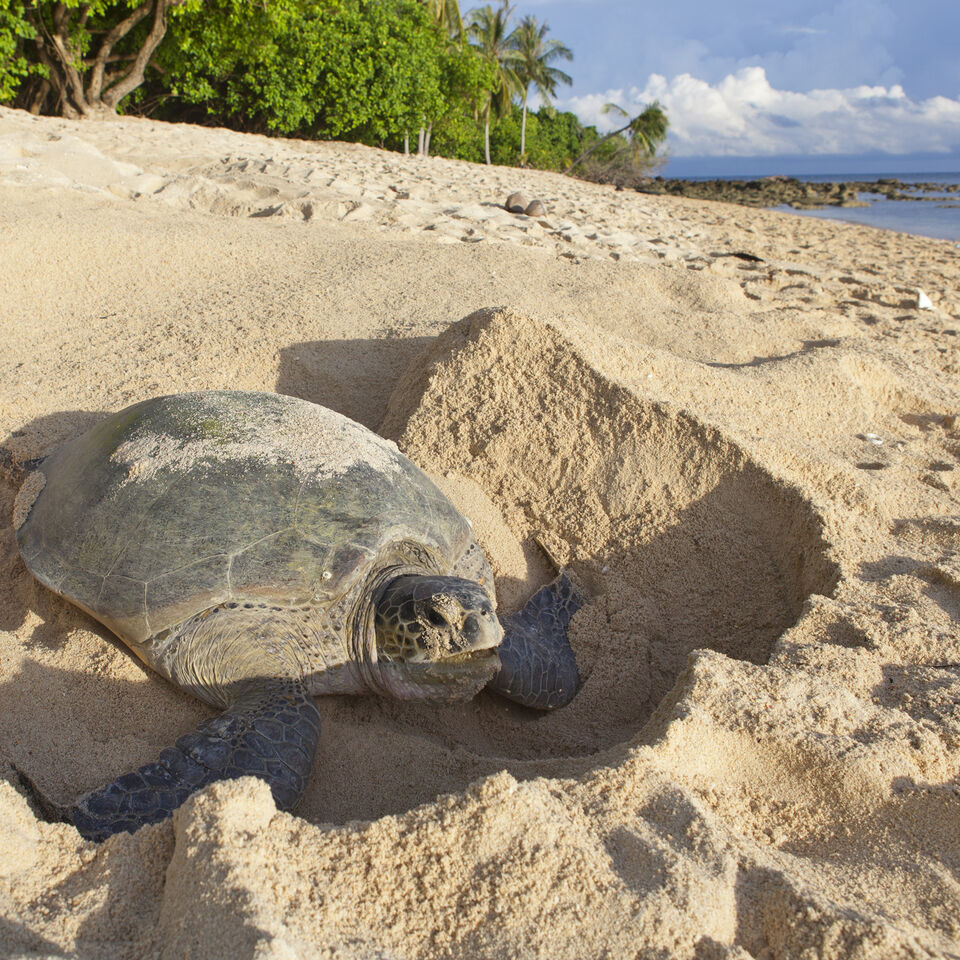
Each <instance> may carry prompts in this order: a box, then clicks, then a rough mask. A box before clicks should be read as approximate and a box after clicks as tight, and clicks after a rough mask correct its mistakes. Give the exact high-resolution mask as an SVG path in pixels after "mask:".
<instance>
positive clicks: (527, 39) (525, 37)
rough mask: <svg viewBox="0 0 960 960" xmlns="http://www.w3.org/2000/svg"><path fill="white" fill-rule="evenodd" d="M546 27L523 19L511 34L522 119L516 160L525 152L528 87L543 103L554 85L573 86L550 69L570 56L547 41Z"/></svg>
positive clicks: (567, 51) (553, 92) (562, 75)
mask: <svg viewBox="0 0 960 960" xmlns="http://www.w3.org/2000/svg"><path fill="white" fill-rule="evenodd" d="M549 31H550V28H549V27H548V26H547V25H546V24H545V23H538V22H537V18H536V17H524V18H523V20H522V21H521V22H520V26H519V27H517V29H516V30H515V31H514V33H513V42H514V46H515V48H516V51H517V53H518V54H519V57H518V59H517V63H516V66H515V67H514V70H515V72H516V74H517V77H518V79H519V81H520V87H521V96H522V98H523V100H522V109H523V120H522V122H521V126H520V158H521V162H524V158H525V157H526V153H527V97H528V95H529V93H530V86H531V84H532V85H533V86H535V87H536V88H537V90H538V91H539V93H540V97H541V99H542V100H543V101H544V103H547V104H549V102H550V98H551V97H552V96H553V95H554V94H555V93H556V90H557V84H558V83H567V84H569V83H573V80H572V79H571V78H570V77H569V76H568V75H567V74H565V73H564V72H563V71H562V70H559V69H557V68H556V67H551V66H550V62H551V61H552V60H557V59H561V60H572V59H573V53H572V52H571V50H570V48H569V47H566V46H564V45H563V44H562V43H561V42H560V41H559V40H547V33H549Z"/></svg>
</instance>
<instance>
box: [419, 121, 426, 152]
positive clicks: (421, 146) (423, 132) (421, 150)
mask: <svg viewBox="0 0 960 960" xmlns="http://www.w3.org/2000/svg"><path fill="white" fill-rule="evenodd" d="M425 133H426V131H425V130H424V129H423V127H421V128H420V133H419V135H418V136H417V156H418V157H422V156H423V138H424V135H425Z"/></svg>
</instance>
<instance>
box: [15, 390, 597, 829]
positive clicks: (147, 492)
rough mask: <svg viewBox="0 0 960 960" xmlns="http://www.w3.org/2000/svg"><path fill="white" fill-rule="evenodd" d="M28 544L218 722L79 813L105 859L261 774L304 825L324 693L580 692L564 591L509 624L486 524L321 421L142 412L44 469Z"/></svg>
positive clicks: (347, 423)
mask: <svg viewBox="0 0 960 960" xmlns="http://www.w3.org/2000/svg"><path fill="white" fill-rule="evenodd" d="M14 523H15V525H16V526H17V541H18V544H19V548H20V553H21V555H22V557H23V560H24V562H25V563H26V565H27V567H28V569H29V570H30V572H31V573H32V574H33V575H34V576H35V577H36V578H37V579H38V580H39V581H40V582H41V583H43V584H44V585H45V586H47V587H49V588H50V589H51V590H53V591H55V592H56V593H58V594H59V595H60V596H62V597H64V598H66V599H67V600H69V601H71V602H72V603H74V604H76V605H77V606H78V607H81V608H82V609H83V610H86V611H87V612H88V613H90V614H91V615H92V616H94V617H96V618H97V619H98V620H99V621H100V622H101V623H103V624H105V625H106V626H107V627H109V629H110V630H112V631H113V633H115V634H116V635H117V636H118V637H119V638H120V639H121V640H122V641H123V642H124V643H125V644H126V645H127V646H128V647H129V648H130V649H131V650H132V651H133V653H135V654H136V655H137V656H138V657H139V658H140V659H141V660H142V661H143V662H144V663H146V664H147V665H148V666H149V667H151V668H153V669H154V670H156V671H157V672H158V673H160V674H162V675H163V676H164V677H167V678H168V679H169V680H171V681H172V682H173V683H175V684H176V685H177V686H179V687H180V688H181V689H184V690H187V691H189V692H190V693H192V694H194V695H196V696H198V697H200V698H201V699H203V700H205V701H207V702H208V703H211V704H213V705H215V706H216V707H219V708H221V709H222V711H223V712H222V713H220V714H219V715H218V716H216V717H214V718H213V719H211V720H208V721H206V722H204V723H202V724H200V726H199V727H198V728H197V730H196V731H195V732H193V733H189V734H187V735H185V736H183V737H180V739H179V740H177V741H176V743H175V745H174V746H173V747H169V748H167V749H165V750H163V751H162V752H161V753H160V756H159V758H158V759H157V760H156V761H155V762H153V763H148V764H147V765H146V766H143V767H141V768H140V769H139V770H136V771H135V772H132V773H127V774H125V775H123V776H121V777H119V778H118V779H117V780H114V781H113V782H112V783H110V784H108V785H107V786H105V787H102V788H100V789H98V790H94V791H92V792H90V793H88V794H86V795H84V796H83V797H81V798H80V800H79V801H77V802H76V804H74V805H73V806H72V807H69V808H66V810H65V817H66V819H68V820H70V821H71V822H72V823H74V824H75V825H76V827H77V828H78V830H79V831H80V833H81V834H83V835H84V836H85V837H88V838H91V839H95V840H100V839H103V838H105V837H107V836H109V835H110V834H113V833H117V832H120V831H133V830H136V829H137V828H138V827H140V826H142V825H143V824H146V823H151V822H155V821H158V820H161V819H163V818H164V817H167V816H169V815H170V813H171V812H172V811H173V810H174V809H175V808H176V807H178V806H179V805H180V804H181V803H182V802H183V801H184V800H185V799H186V798H187V797H188V796H189V795H190V794H191V793H192V792H193V791H194V790H197V789H199V788H200V787H202V786H204V785H205V784H208V783H211V782H213V781H215V780H221V779H228V778H233V777H239V776H244V775H248V774H253V775H256V776H259V777H262V778H263V779H264V780H266V781H267V782H268V783H269V784H270V787H271V789H272V791H273V795H274V797H275V799H276V801H277V804H278V806H279V807H281V808H282V809H291V808H293V807H294V806H295V805H296V804H297V802H298V801H299V800H300V797H301V795H302V793H303V790H304V787H305V784H306V781H307V778H308V776H309V774H310V769H311V767H312V764H313V757H314V752H315V749H316V746H317V742H318V738H319V732H320V731H319V727H320V722H319V712H318V710H317V707H316V705H315V704H314V701H313V696H314V695H316V694H323V693H340V694H359V693H369V692H373V693H377V694H381V695H387V696H392V697H397V698H399V699H417V700H433V701H450V700H457V699H465V698H468V697H471V696H473V695H474V694H475V693H477V691H479V690H480V688H481V687H483V686H485V685H486V686H488V687H489V688H490V689H492V690H494V691H496V692H497V693H499V694H502V695H503V696H505V697H508V698H510V699H511V700H515V701H517V702H519V703H522V704H525V705H527V706H529V707H533V708H538V709H552V708H555V707H559V706H563V705H564V704H566V703H568V702H569V701H570V700H571V699H572V697H573V696H574V694H575V693H576V691H577V688H578V686H579V676H578V673H577V666H576V661H575V659H574V656H573V652H572V650H571V648H570V645H569V643H568V640H567V635H566V632H567V624H568V623H569V620H570V618H571V617H572V616H573V614H574V613H575V612H576V610H577V608H578V606H579V605H580V603H581V600H580V598H579V597H578V595H577V593H576V591H575V590H574V589H573V587H572V585H571V583H570V581H569V579H568V578H567V576H566V575H565V574H563V573H562V572H561V574H560V575H559V576H558V577H557V579H556V580H554V581H553V582H552V583H551V584H549V585H548V586H546V587H544V588H543V589H542V590H540V591H539V592H538V593H537V594H536V595H535V596H534V597H533V598H532V599H531V600H530V601H529V602H528V603H527V605H526V606H525V607H524V608H523V609H522V610H521V611H520V612H519V613H518V614H515V615H514V616H511V617H506V618H504V619H503V620H502V621H500V620H498V618H497V616H496V614H495V604H494V593H493V578H492V575H491V572H490V567H489V565H488V563H487V561H486V559H485V558H484V556H483V553H482V552H481V550H480V548H479V547H478V546H477V543H476V541H475V539H474V537H473V534H472V531H471V526H470V523H469V521H467V520H466V519H464V518H463V517H462V516H461V515H460V514H459V513H458V512H457V510H456V509H455V508H454V507H453V506H452V505H451V504H450V502H449V501H448V500H447V499H446V498H445V497H444V496H443V494H442V493H441V492H440V490H439V489H438V488H437V487H436V486H435V485H434V484H433V482H432V481H431V480H430V479H429V478H428V477H427V475H426V474H425V473H423V472H422V471H421V470H420V469H419V468H418V467H416V466H415V465H414V464H413V463H412V462H411V461H410V460H408V459H407V458H406V457H405V456H403V455H402V454H401V453H400V452H399V451H398V449H397V447H396V445H395V444H393V443H391V442H389V441H387V440H384V439H382V438H381V437H378V436H377V435H376V434H374V433H372V432H370V431H369V430H367V429H366V428H365V427H362V426H361V425H360V424H357V423H355V422H354V421H352V420H349V419H347V418H346V417H344V416H341V415H340V414H338V413H335V412H334V411H332V410H328V409H326V408H325V407H321V406H318V405H317V404H313V403H308V402H307V401H304V400H298V399H296V398H293V397H286V396H279V395H276V394H271V393H256V392H242V391H214V392H202V393H187V394H179V395H173V396H164V397H158V398H155V399H152V400H146V401H143V402H142V403H137V404H134V405H133V406H131V407H127V408H126V409H125V410H121V411H120V412H119V413H116V414H114V415H113V416H111V417H108V418H107V419H106V420H104V421H103V422H102V423H100V424H98V425H97V426H95V427H94V428H93V429H92V430H90V431H88V432H87V433H85V434H83V435H82V436H80V437H77V438H76V439H74V440H71V441H69V442H68V443H65V444H64V445H63V446H61V447H59V448H58V449H57V450H55V451H54V452H53V453H51V454H50V455H49V456H48V457H46V458H44V459H43V460H42V461H40V462H39V464H38V465H37V470H36V471H35V472H34V473H32V474H30V475H29V476H28V477H27V478H26V480H25V482H24V484H23V486H22V487H21V490H20V493H19V494H18V499H17V502H16V505H15V508H14Z"/></svg>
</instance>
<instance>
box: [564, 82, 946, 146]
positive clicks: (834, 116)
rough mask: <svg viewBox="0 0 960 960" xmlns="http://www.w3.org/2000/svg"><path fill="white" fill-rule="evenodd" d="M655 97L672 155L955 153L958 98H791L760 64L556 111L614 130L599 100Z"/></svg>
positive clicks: (822, 94) (860, 94)
mask: <svg viewBox="0 0 960 960" xmlns="http://www.w3.org/2000/svg"><path fill="white" fill-rule="evenodd" d="M652 100H659V101H660V103H661V104H662V105H663V107H664V109H665V110H666V112H667V116H668V117H669V119H670V135H669V139H668V148H669V152H670V154H671V155H672V156H675V157H680V156H761V155H771V156H772V155H776V154H834V153H869V152H873V151H880V152H883V153H891V154H900V153H920V152H927V151H930V152H944V153H947V152H951V151H960V99H957V100H952V99H950V98H949V97H942V96H936V97H930V98H928V99H926V100H911V99H910V98H909V97H908V96H907V95H906V93H905V92H904V90H903V88H902V87H901V86H900V85H899V84H893V85H891V86H889V87H885V86H858V87H851V88H849V89H843V90H840V89H833V90H810V91H809V92H807V93H794V92H791V91H789V90H777V89H775V88H774V87H773V86H771V84H770V82H769V81H768V79H767V75H766V71H765V70H764V68H763V67H757V66H750V67H743V68H742V69H740V70H737V71H736V72H735V73H731V74H728V75H727V76H726V77H724V78H723V79H722V80H721V81H720V82H719V83H715V84H710V83H707V82H706V81H705V80H698V79H697V78H696V77H693V76H691V75H690V74H689V73H682V74H680V75H678V76H675V77H674V78H673V79H672V80H669V81H668V80H667V79H666V77H664V76H661V75H659V74H656V73H654V74H651V75H650V77H649V78H648V80H647V82H646V85H645V86H644V87H643V88H642V89H641V88H639V87H631V88H630V89H629V90H624V89H619V90H608V91H606V92H605V93H596V94H590V95H588V96H584V97H573V98H570V99H568V100H565V101H560V102H559V103H558V106H559V107H560V108H561V109H564V110H572V111H573V112H574V113H576V114H577V115H578V116H579V117H580V119H581V120H582V121H583V122H585V123H592V124H596V126H597V128H598V129H599V130H603V131H608V130H613V129H615V127H616V126H619V125H620V124H617V123H615V117H613V116H610V115H606V114H604V113H602V108H603V105H604V104H605V103H609V102H613V103H617V104H619V105H620V106H621V107H623V108H624V109H626V110H627V111H628V112H631V113H632V114H636V113H639V112H640V111H641V110H642V109H643V107H644V106H645V105H646V104H648V103H650V102H651V101H652Z"/></svg>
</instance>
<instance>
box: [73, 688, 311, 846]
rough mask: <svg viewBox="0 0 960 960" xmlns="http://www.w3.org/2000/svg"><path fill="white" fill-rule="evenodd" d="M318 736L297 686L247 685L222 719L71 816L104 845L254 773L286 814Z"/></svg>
mask: <svg viewBox="0 0 960 960" xmlns="http://www.w3.org/2000/svg"><path fill="white" fill-rule="evenodd" d="M319 739H320V712H319V711H318V710H317V707H316V705H315V704H314V702H313V698H312V697H310V696H309V695H308V694H307V693H306V692H305V691H304V690H303V688H302V686H301V685H300V684H297V683H292V682H283V681H276V680H268V681H247V682H246V683H245V685H244V687H243V689H242V690H241V691H240V692H239V695H238V696H236V698H235V699H234V700H233V701H232V703H231V704H230V706H229V707H228V708H227V709H226V710H225V711H224V712H223V713H221V714H220V715H219V716H216V717H214V718H213V719H211V720H207V721H205V722H204V723H201V724H200V726H199V727H197V729H196V730H195V731H194V732H193V733H188V734H186V735H184V736H182V737H180V739H179V740H177V742H176V743H175V744H174V746H172V747H168V748H167V749H165V750H163V751H161V753H160V756H159V758H158V759H157V760H156V761H155V762H154V763H148V764H146V765H145V766H143V767H140V769H139V770H135V771H134V772H133V773H126V774H124V775H123V776H122V777H118V778H117V779H116V780H114V781H113V782H112V783H108V784H107V785H106V786H105V787H101V788H100V789H99V790H93V791H91V792H90V793H88V794H85V795H84V796H83V797H81V798H80V800H78V801H77V803H76V804H75V805H74V806H73V807H72V808H70V809H69V810H67V811H66V815H67V819H68V820H70V821H71V822H72V823H73V824H74V826H76V828H77V830H79V831H80V833H81V835H82V836H84V837H86V838H87V839H88V840H105V839H106V838H107V837H109V836H111V835H112V834H114V833H121V832H123V831H127V832H128V833H133V832H134V831H135V830H138V829H139V828H140V827H142V826H144V825H145V824H148V823H156V822H158V821H160V820H163V819H165V818H166V817H169V816H170V814H171V813H173V811H174V810H175V809H176V808H177V807H179V806H180V804H181V803H183V801H184V800H186V799H187V797H189V796H190V794H191V793H193V792H194V791H195V790H199V789H200V788H201V787H205V786H206V785H207V784H210V783H213V782H214V781H216V780H233V779H236V778H237V777H245V776H255V777H260V778H261V779H262V780H266V781H267V783H268V784H270V789H271V791H272V792H273V797H274V800H275V801H276V803H277V806H278V807H279V808H280V809H281V810H290V809H292V808H293V807H295V806H296V805H297V803H298V802H299V800H300V797H301V796H302V794H303V790H304V787H305V786H306V783H307V779H308V777H309V775H310V769H311V767H312V766H313V759H314V754H315V753H316V748H317V742H318V740H319Z"/></svg>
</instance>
